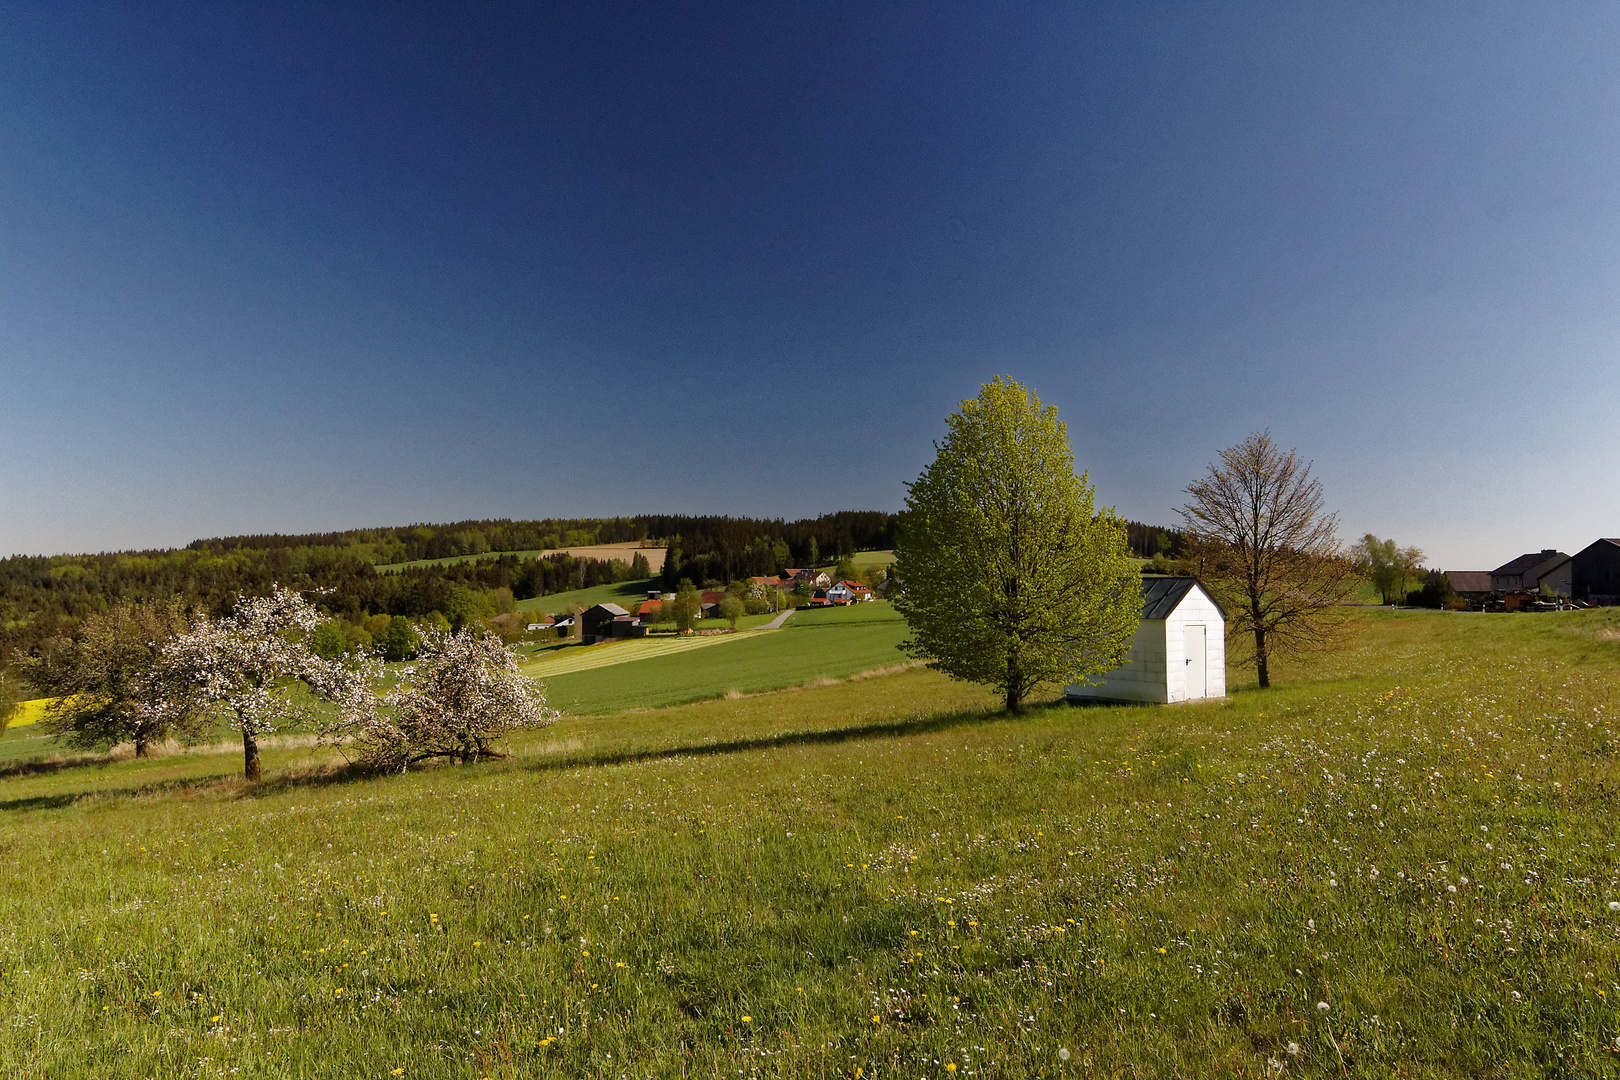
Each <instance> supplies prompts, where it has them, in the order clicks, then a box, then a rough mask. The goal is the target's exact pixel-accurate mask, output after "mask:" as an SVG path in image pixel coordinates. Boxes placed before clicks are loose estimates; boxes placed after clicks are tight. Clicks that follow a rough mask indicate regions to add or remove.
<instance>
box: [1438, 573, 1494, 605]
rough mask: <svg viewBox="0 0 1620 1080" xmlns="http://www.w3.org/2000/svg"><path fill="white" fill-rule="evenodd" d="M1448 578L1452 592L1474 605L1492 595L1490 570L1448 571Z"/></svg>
mask: <svg viewBox="0 0 1620 1080" xmlns="http://www.w3.org/2000/svg"><path fill="white" fill-rule="evenodd" d="M1446 578H1447V580H1449V581H1450V582H1451V591H1452V592H1454V593H1456V594H1457V595H1458V596H1460V597H1462V598H1463V599H1464V600H1468V601H1470V602H1473V603H1478V602H1479V601H1481V600H1483V599H1485V598H1486V597H1487V596H1489V595H1491V572H1490V571H1489V570H1447V571H1446Z"/></svg>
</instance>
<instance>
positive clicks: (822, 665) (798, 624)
mask: <svg viewBox="0 0 1620 1080" xmlns="http://www.w3.org/2000/svg"><path fill="white" fill-rule="evenodd" d="M905 636H906V624H905V622H904V621H903V620H902V619H901V618H900V616H899V615H898V614H896V613H895V612H894V610H893V609H892V608H891V607H890V606H889V605H888V604H887V603H884V602H881V601H879V602H873V603H867V604H857V605H852V606H850V607H847V608H822V609H819V610H817V609H805V610H803V611H798V612H795V613H794V614H793V615H792V616H790V617H789V618H788V621H787V623H786V624H785V625H784V626H783V627H782V629H780V630H768V631H758V632H754V633H748V634H737V635H735V636H731V635H727V636H726V637H724V638H700V639H698V640H699V641H707V642H713V643H715V644H714V645H713V646H712V647H702V648H686V647H684V646H682V645H680V644H678V643H671V645H670V647H671V648H674V649H677V650H681V651H676V652H673V653H663V654H659V655H653V656H650V657H648V658H646V659H638V660H636V661H635V662H634V663H630V664H619V665H614V666H611V667H600V668H594V669H591V670H585V671H578V672H571V673H567V674H559V675H549V674H547V672H546V667H545V662H541V663H537V664H531V665H526V666H525V667H524V671H525V672H527V673H530V674H533V675H536V676H537V677H539V678H541V679H543V680H544V682H545V684H546V699H547V701H548V702H549V703H550V704H551V705H552V706H554V707H556V708H559V709H564V710H566V711H568V712H571V713H580V714H592V713H610V712H617V711H619V710H621V709H629V708H643V709H648V708H663V707H665V706H669V705H680V704H685V703H687V702H693V701H702V700H705V699H708V698H717V697H724V696H726V695H727V694H757V693H763V692H765V691H770V690H780V689H784V688H786V687H795V686H804V685H806V684H810V683H815V682H817V681H820V680H827V679H845V678H848V677H849V676H851V675H855V674H859V673H861V672H866V671H872V670H875V669H881V668H891V667H896V666H899V665H903V664H905V663H907V658H906V656H905V654H903V653H901V652H900V651H899V645H900V642H901V641H902V640H903V639H904V638H905ZM628 644H629V645H630V646H631V647H634V645H636V644H639V643H628ZM646 644H647V645H649V646H651V645H655V644H656V645H662V644H663V643H662V642H654V641H649V642H647V643H646ZM625 647H626V646H625V645H611V646H605V648H610V649H621V648H625ZM595 648H604V646H593V649H595ZM561 662H566V657H563V658H561Z"/></svg>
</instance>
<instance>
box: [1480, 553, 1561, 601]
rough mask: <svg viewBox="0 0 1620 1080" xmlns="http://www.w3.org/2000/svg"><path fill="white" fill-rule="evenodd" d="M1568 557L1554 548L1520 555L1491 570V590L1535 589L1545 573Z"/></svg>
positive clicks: (1502, 591)
mask: <svg viewBox="0 0 1620 1080" xmlns="http://www.w3.org/2000/svg"><path fill="white" fill-rule="evenodd" d="M1568 558H1569V556H1568V555H1565V554H1564V553H1563V552H1561V551H1555V550H1553V549H1552V548H1543V549H1542V550H1541V551H1540V552H1537V553H1532V554H1529V555H1520V556H1519V557H1518V558H1517V559H1514V560H1513V561H1512V562H1510V563H1505V564H1504V565H1502V566H1498V567H1497V568H1496V569H1495V570H1492V571H1491V591H1492V592H1500V593H1505V592H1508V591H1509V590H1511V589H1533V588H1535V587H1536V582H1537V581H1538V580H1540V578H1541V576H1542V575H1543V574H1545V573H1547V572H1548V571H1550V570H1552V569H1553V568H1554V566H1555V565H1556V564H1557V563H1558V562H1559V560H1567V559H1568Z"/></svg>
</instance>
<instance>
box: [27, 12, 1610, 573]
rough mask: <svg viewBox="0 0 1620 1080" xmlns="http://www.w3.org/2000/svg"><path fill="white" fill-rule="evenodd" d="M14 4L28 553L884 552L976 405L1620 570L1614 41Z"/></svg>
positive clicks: (1488, 17) (1414, 24)
mask: <svg viewBox="0 0 1620 1080" xmlns="http://www.w3.org/2000/svg"><path fill="white" fill-rule="evenodd" d="M1425 7H1426V10H1424V11H1415V10H1413V5H1406V4H1365V3H1356V4H1342V5H1338V6H1333V5H1294V4H1279V3H1275V2H1271V0H1268V2H1265V3H1254V4H1243V3H1234V4H1221V5H1208V4H1198V5H1190V4H1189V5H1175V4H1155V5H1140V4H1118V5H1110V6H1098V7H1086V6H1082V5H1054V4H1037V5H1028V6H1024V5H1017V4H1002V3H986V4H982V5H974V6H954V5H941V4H935V3H929V4H917V5H873V4H868V3H854V4H848V5H843V6H839V5H831V4H815V5H804V6H799V5H792V4H778V3H770V4H753V5H739V6H729V5H700V4H683V5H680V6H678V7H665V6H659V5H649V4H645V3H639V2H637V3H626V4H621V5H614V4H608V3H596V2H593V3H589V4H578V5H573V6H571V7H563V6H554V5H543V4H541V5H514V4H502V5H484V6H479V5H470V6H462V5H453V6H452V5H423V6H418V7H409V6H402V5H396V4H379V5H376V6H374V7H370V6H361V5H315V4H296V3H292V4H274V5H271V4H263V5H251V4H250V5H235V4H201V3H199V4H196V5H193V6H165V5H162V4H140V5H126V4H110V3H109V4H105V5H87V6H75V5H72V4H62V3H50V4H38V5H30V4H13V5H8V6H7V8H6V14H5V20H4V30H3V32H0V433H3V442H0V446H3V447H4V450H3V453H0V510H3V512H0V552H27V553H36V552H55V551H82V550H101V549H114V548H131V547H141V546H149V545H170V544H179V543H184V542H186V541H188V540H191V539H193V538H195V537H199V536H214V535H221V534H228V533H242V532H261V531H266V532H268V531H277V532H293V531H305V530H313V529H328V528H345V527H356V526H363V525H376V524H404V523H409V522H413V521H420V520H430V521H444V520H453V519H458V518H464V517H485V516H488V517H545V516H559V515H606V514H621V513H637V512H693V513H697V512H718V513H736V514H759V515H773V516H774V515H786V516H790V517H796V516H802V515H810V514H815V513H820V512H823V511H828V510H834V509H840V508H871V509H898V508H899V506H900V505H901V502H902V500H903V497H904V487H903V484H904V482H905V481H907V480H909V479H912V478H914V477H915V476H916V474H917V473H918V471H919V470H920V469H921V468H922V467H923V465H924V464H925V463H926V462H927V460H928V459H929V458H930V456H931V454H932V446H931V443H932V440H933V439H935V438H938V437H939V436H940V435H941V434H942V432H943V430H944V425H943V418H944V417H945V416H946V415H947V414H948V413H949V412H950V411H951V410H952V409H953V408H954V407H955V405H956V403H957V402H958V401H960V400H961V399H962V398H964V397H968V396H971V395H972V394H973V393H975V392H976V390H977V387H978V385H979V383H981V382H983V381H985V380H987V379H989V378H990V377H991V376H993V375H996V374H1000V373H1005V374H1010V375H1013V376H1015V377H1017V378H1020V379H1024V380H1026V381H1028V382H1030V383H1032V384H1033V385H1034V386H1035V387H1036V388H1037V389H1038V390H1039V391H1040V392H1041V394H1042V395H1043V396H1044V397H1045V398H1046V399H1047V400H1048V401H1049V402H1051V403H1053V404H1056V405H1057V406H1058V407H1059V410H1060V413H1061V415H1062V416H1063V417H1064V419H1066V420H1067V421H1068V423H1069V429H1070V433H1071V435H1072V437H1073V440H1074V444H1075V449H1076V453H1077V456H1078V459H1079V461H1080V463H1081V464H1082V465H1083V466H1084V467H1088V468H1089V469H1090V470H1091V475H1092V478H1093V480H1094V482H1095V483H1096V485H1097V488H1098V492H1099V495H1100V497H1101V499H1102V500H1103V501H1104V502H1105V503H1109V504H1113V505H1115V506H1117V507H1118V509H1119V510H1120V511H1121V512H1122V513H1124V514H1126V515H1128V516H1130V517H1133V518H1137V519H1141V520H1146V521H1152V522H1160V523H1166V524H1170V523H1173V522H1174V521H1175V515H1174V508H1175V507H1176V506H1177V505H1179V503H1180V502H1181V501H1182V499H1181V489H1182V488H1183V487H1184V486H1185V484H1186V483H1187V482H1188V481H1190V480H1192V479H1194V478H1195V477H1196V476H1197V475H1198V474H1199V473H1200V472H1201V471H1202V470H1203V468H1204V467H1205V465H1206V464H1207V463H1208V462H1209V461H1210V460H1211V459H1212V458H1213V457H1214V455H1215V453H1216V452H1217V451H1218V450H1219V449H1220V448H1222V447H1223V446H1227V445H1230V444H1232V443H1234V442H1236V441H1237V440H1239V439H1241V438H1242V437H1243V436H1244V435H1246V434H1248V433H1249V432H1251V431H1254V430H1258V429H1270V431H1271V432H1272V434H1273V436H1274V437H1275V438H1276V439H1277V440H1278V441H1279V442H1281V443H1282V444H1283V445H1285V446H1296V447H1298V448H1299V450H1300V451H1301V453H1302V454H1304V455H1305V456H1307V457H1309V458H1310V459H1312V460H1313V461H1314V462H1315V465H1316V474H1317V475H1318V476H1319V477H1320V478H1321V479H1322V481H1323V482H1324V484H1325V486H1326V489H1327V495H1328V500H1329V503H1330V504H1331V505H1332V506H1334V507H1335V508H1337V509H1338V510H1339V512H1340V514H1341V519H1342V523H1343V531H1344V533H1345V535H1346V537H1347V538H1350V537H1353V536H1355V535H1359V534H1360V533H1362V532H1366V531H1372V532H1376V533H1378V534H1380V535H1386V536H1387V535H1393V536H1394V537H1395V538H1396V539H1398V540H1399V541H1401V542H1402V543H1410V544H1417V545H1420V546H1422V547H1423V548H1425V549H1426V550H1427V551H1428V552H1429V553H1430V555H1431V562H1432V563H1434V564H1438V565H1443V566H1446V567H1449V568H1454V569H1455V568H1483V567H1489V566H1492V565H1496V564H1498V563H1501V562H1505V561H1507V559H1509V558H1511V557H1512V556H1514V555H1516V554H1518V553H1520V552H1521V551H1525V550H1534V549H1538V548H1540V547H1543V546H1546V547H1554V546H1556V547H1561V548H1563V549H1565V550H1569V551H1573V550H1575V549H1577V548H1578V547H1580V546H1583V545H1584V544H1586V543H1588V542H1589V541H1590V540H1591V539H1593V538H1595V537H1597V536H1599V535H1605V536H1614V535H1620V498H1617V496H1620V422H1617V420H1620V355H1617V352H1620V302H1617V301H1620V65H1617V64H1616V63H1615V57H1616V56H1617V55H1620V8H1616V7H1615V6H1614V5H1612V4H1593V5H1590V6H1585V7H1581V6H1561V5H1524V4H1500V5H1489V4H1477V5H1475V4H1436V5H1427V6H1425Z"/></svg>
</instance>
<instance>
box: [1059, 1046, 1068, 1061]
mask: <svg viewBox="0 0 1620 1080" xmlns="http://www.w3.org/2000/svg"><path fill="white" fill-rule="evenodd" d="M1058 1057H1060V1058H1062V1059H1063V1060H1064V1061H1068V1060H1069V1051H1068V1050H1067V1049H1064V1048H1062V1047H1059V1048H1058Z"/></svg>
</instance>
